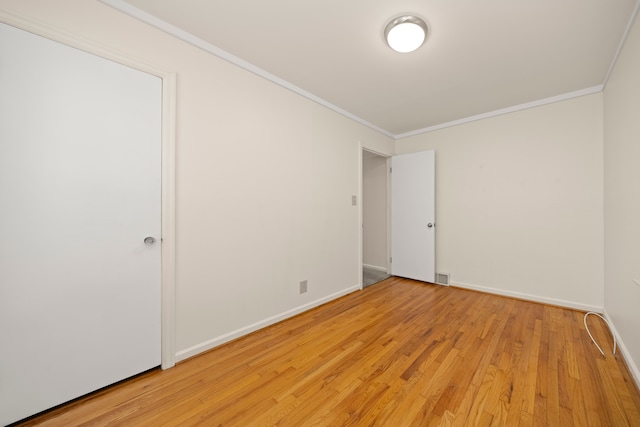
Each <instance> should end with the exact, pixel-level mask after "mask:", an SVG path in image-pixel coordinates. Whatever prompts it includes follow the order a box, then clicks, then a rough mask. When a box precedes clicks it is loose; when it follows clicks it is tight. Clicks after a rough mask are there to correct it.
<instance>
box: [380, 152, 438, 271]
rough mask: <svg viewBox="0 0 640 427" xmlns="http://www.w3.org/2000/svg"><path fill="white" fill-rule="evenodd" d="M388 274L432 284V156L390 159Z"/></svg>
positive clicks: (433, 220) (433, 159)
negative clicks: (389, 272)
mask: <svg viewBox="0 0 640 427" xmlns="http://www.w3.org/2000/svg"><path fill="white" fill-rule="evenodd" d="M391 164H392V167H391V273H392V274H393V275H394V276H400V277H406V278H409V279H415V280H421V281H423V282H430V283H433V282H434V280H435V152H434V151H433V150H431V151H422V152H418V153H411V154H403V155H400V156H394V157H393V158H392V159H391Z"/></svg>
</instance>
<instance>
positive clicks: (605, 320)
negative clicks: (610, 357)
mask: <svg viewBox="0 0 640 427" xmlns="http://www.w3.org/2000/svg"><path fill="white" fill-rule="evenodd" d="M590 314H595V315H596V316H598V317H599V318H601V319H602V320H604V323H606V324H607V326H608V327H609V330H610V331H611V335H612V336H613V354H616V348H617V347H618V341H617V340H616V335H615V334H614V333H613V330H612V329H611V325H610V324H609V322H607V319H605V318H604V317H602V316H601V315H600V314H598V313H596V312H595V311H590V312H588V313H586V314H585V315H584V327H585V329H586V330H587V333H588V334H589V337H590V338H591V341H593V343H594V344H595V345H596V347H598V350H600V353H601V354H602V356H603V357H606V356H605V355H604V351H602V349H601V348H600V346H599V345H598V343H597V342H596V340H595V339H594V338H593V335H591V331H589V327H588V326H587V316H589V315H590Z"/></svg>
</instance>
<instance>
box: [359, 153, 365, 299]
mask: <svg viewBox="0 0 640 427" xmlns="http://www.w3.org/2000/svg"><path fill="white" fill-rule="evenodd" d="M363 150H364V147H363V144H362V141H358V201H359V203H358V224H357V227H358V265H359V266H360V269H359V271H358V284H359V285H360V289H361V290H362V289H364V273H363V271H362V268H363V267H364V199H363V197H362V195H363V194H364V176H363V175H364V155H363V152H362V151H363Z"/></svg>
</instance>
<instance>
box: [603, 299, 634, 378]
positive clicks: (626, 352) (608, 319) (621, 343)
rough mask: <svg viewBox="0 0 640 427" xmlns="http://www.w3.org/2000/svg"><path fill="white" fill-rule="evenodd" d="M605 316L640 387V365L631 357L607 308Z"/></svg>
mask: <svg viewBox="0 0 640 427" xmlns="http://www.w3.org/2000/svg"><path fill="white" fill-rule="evenodd" d="M604 317H605V319H607V322H609V328H610V329H611V333H612V334H613V335H614V336H615V337H616V340H617V342H618V348H619V349H620V351H621V352H622V357H624V361H625V362H626V363H627V367H628V368H629V371H631V376H632V377H633V379H634V381H635V382H636V386H637V387H638V388H639V389H640V369H638V366H637V365H636V364H635V362H634V360H633V357H631V353H630V352H629V350H628V349H627V346H626V345H624V341H623V340H622V337H621V336H620V334H619V333H618V330H617V329H616V326H615V324H614V323H613V319H611V316H609V313H607V310H606V309H605V310H604Z"/></svg>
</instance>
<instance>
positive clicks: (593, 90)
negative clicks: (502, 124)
mask: <svg viewBox="0 0 640 427" xmlns="http://www.w3.org/2000/svg"><path fill="white" fill-rule="evenodd" d="M602 90H603V85H599V86H593V87H588V88H586V89H580V90H576V91H574V92H569V93H565V94H562V95H557V96H552V97H549V98H544V99H539V100H537V101H531V102H526V103H524V104H520V105H514V106H512V107H507V108H502V109H500V110H495V111H490V112H488V113H482V114H478V115H475V116H471V117H466V118H464V119H459V120H454V121H451V122H447V123H441V124H439V125H434V126H429V127H426V128H423V129H417V130H414V131H411V132H406V133H401V134H399V135H396V136H395V138H396V141H398V140H400V139H403V138H408V137H410V136H416V135H420V134H423V133H428V132H433V131H436V130H440V129H445V128H450V127H453V126H458V125H462V124H465V123H470V122H475V121H478V120H484V119H488V118H491V117H496V116H501V115H503V114H509V113H515V112H517V111H522V110H526V109H529V108H535V107H541V106H543V105H547V104H553V103H555V102H561V101H566V100H568V99H573V98H579V97H581V96H585V95H591V94H594V93H598V92H602Z"/></svg>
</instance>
